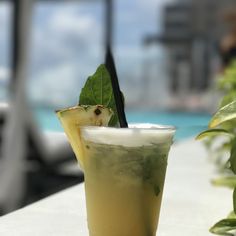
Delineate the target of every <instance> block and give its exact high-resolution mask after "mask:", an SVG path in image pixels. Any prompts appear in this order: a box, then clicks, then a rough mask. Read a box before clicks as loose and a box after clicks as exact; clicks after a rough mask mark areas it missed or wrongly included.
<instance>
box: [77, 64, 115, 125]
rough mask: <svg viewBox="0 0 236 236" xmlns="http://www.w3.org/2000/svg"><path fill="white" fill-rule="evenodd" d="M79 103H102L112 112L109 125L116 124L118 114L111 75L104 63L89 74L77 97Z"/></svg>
mask: <svg viewBox="0 0 236 236" xmlns="http://www.w3.org/2000/svg"><path fill="white" fill-rule="evenodd" d="M79 105H103V106H105V107H107V108H111V109H112V110H113V112H114V115H113V116H112V118H111V120H110V122H109V126H116V125H117V123H118V116H117V110H116V104H115V98H114V94H113V89H112V84H111V76H110V74H109V72H108V70H107V68H106V66H105V65H103V64H102V65H100V66H99V67H98V68H97V70H96V72H95V73H94V74H93V75H91V76H89V77H88V79H87V81H86V83H85V86H84V87H83V88H82V91H81V93H80V97H79Z"/></svg>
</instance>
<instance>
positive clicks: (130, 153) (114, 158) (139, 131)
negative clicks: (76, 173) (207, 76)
mask: <svg viewBox="0 0 236 236" xmlns="http://www.w3.org/2000/svg"><path fill="white" fill-rule="evenodd" d="M173 134H174V129H173V128H171V127H157V126H154V127H153V126H152V127H151V128H150V127H149V128H147V127H146V128H131V129H120V128H97V127H87V128H86V127H85V128H81V138H82V146H83V153H84V160H85V161H84V175H85V190H86V204H87V215H88V228H89V235H90V236H154V235H156V229H157V224H158V218H159V212H160V205H161V199H162V193H163V186H164V180H165V173H166V166H167V156H168V152H169V149H170V146H171V144H172V137H173Z"/></svg>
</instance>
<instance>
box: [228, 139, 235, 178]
mask: <svg viewBox="0 0 236 236" xmlns="http://www.w3.org/2000/svg"><path fill="white" fill-rule="evenodd" d="M229 162H230V169H231V170H232V171H233V172H234V174H236V140H234V141H233V142H232V148H231V152H230V158H229Z"/></svg>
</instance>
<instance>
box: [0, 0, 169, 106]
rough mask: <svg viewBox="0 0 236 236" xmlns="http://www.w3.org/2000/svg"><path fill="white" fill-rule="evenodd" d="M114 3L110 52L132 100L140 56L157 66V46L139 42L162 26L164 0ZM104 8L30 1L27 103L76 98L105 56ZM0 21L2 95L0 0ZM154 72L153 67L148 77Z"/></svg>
mask: <svg viewBox="0 0 236 236" xmlns="http://www.w3.org/2000/svg"><path fill="white" fill-rule="evenodd" d="M55 2H56V1H55ZM114 3H115V15H114V21H115V24H114V29H113V32H114V56H115V61H116V65H117V71H118V76H119V79H120V84H121V88H122V90H123V91H124V93H125V94H126V100H128V101H129V103H130V104H132V103H134V102H135V101H137V98H138V97H140V96H142V88H141V87H140V85H142V84H143V82H142V80H143V77H144V76H145V70H144V69H143V67H144V61H145V60H147V58H148V60H152V61H155V62H160V64H159V66H160V67H161V66H162V64H161V61H162V60H163V52H162V50H161V49H160V48H158V46H156V47H155V48H154V49H153V48H152V49H147V48H144V46H143V38H144V36H146V35H152V34H157V33H158V32H160V31H161V14H162V10H161V9H162V7H163V6H164V5H165V4H167V3H168V1H165V0H148V1H144V0H129V1H127V0H115V1H114ZM103 13H104V7H103V2H102V0H98V1H93V3H89V2H88V1H81V2H80V1H78V2H75V1H72V2H67V3H52V2H51V1H50V2H48V3H37V4H35V6H34V8H33V18H32V22H31V25H32V28H31V34H30V36H29V37H30V39H31V40H30V42H31V43H30V45H29V46H30V49H31V50H30V55H29V59H30V60H29V61H30V62H29V71H28V73H29V76H28V93H29V98H30V100H31V101H32V103H37V104H48V105H49V106H57V107H58V106H62V107H63V106H70V105H74V104H75V103H76V102H77V100H78V97H79V93H80V90H81V88H82V86H83V84H84V82H85V79H86V78H87V77H88V75H90V74H92V73H93V72H94V71H95V70H96V67H97V66H98V65H99V64H101V63H102V62H103V61H104V45H103V44H104V39H103V35H104V27H103V23H104V21H103ZM0 25H1V34H0V51H1V54H0V99H1V97H4V96H5V94H4V89H2V87H3V86H1V84H3V85H4V84H7V81H8V79H7V78H9V59H10V58H9V52H10V49H9V48H10V44H9V32H10V29H9V25H10V7H9V5H8V4H6V3H1V4H0ZM152 70H153V68H151V69H150V71H152ZM156 73H158V72H157V71H155V70H154V72H153V73H152V75H151V77H153V79H155V77H156V76H155V74H156ZM162 76H164V75H161V76H160V77H162ZM149 80H150V81H151V80H152V78H150V79H149ZM160 90H162V89H160Z"/></svg>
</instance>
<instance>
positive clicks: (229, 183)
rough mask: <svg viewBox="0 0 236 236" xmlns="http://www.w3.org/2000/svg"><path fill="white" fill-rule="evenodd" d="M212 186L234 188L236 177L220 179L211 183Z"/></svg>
mask: <svg viewBox="0 0 236 236" xmlns="http://www.w3.org/2000/svg"><path fill="white" fill-rule="evenodd" d="M211 182H212V184H213V185H214V186H223V187H229V188H235V187H236V176H228V177H222V178H218V179H214V180H212V181H211Z"/></svg>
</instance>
